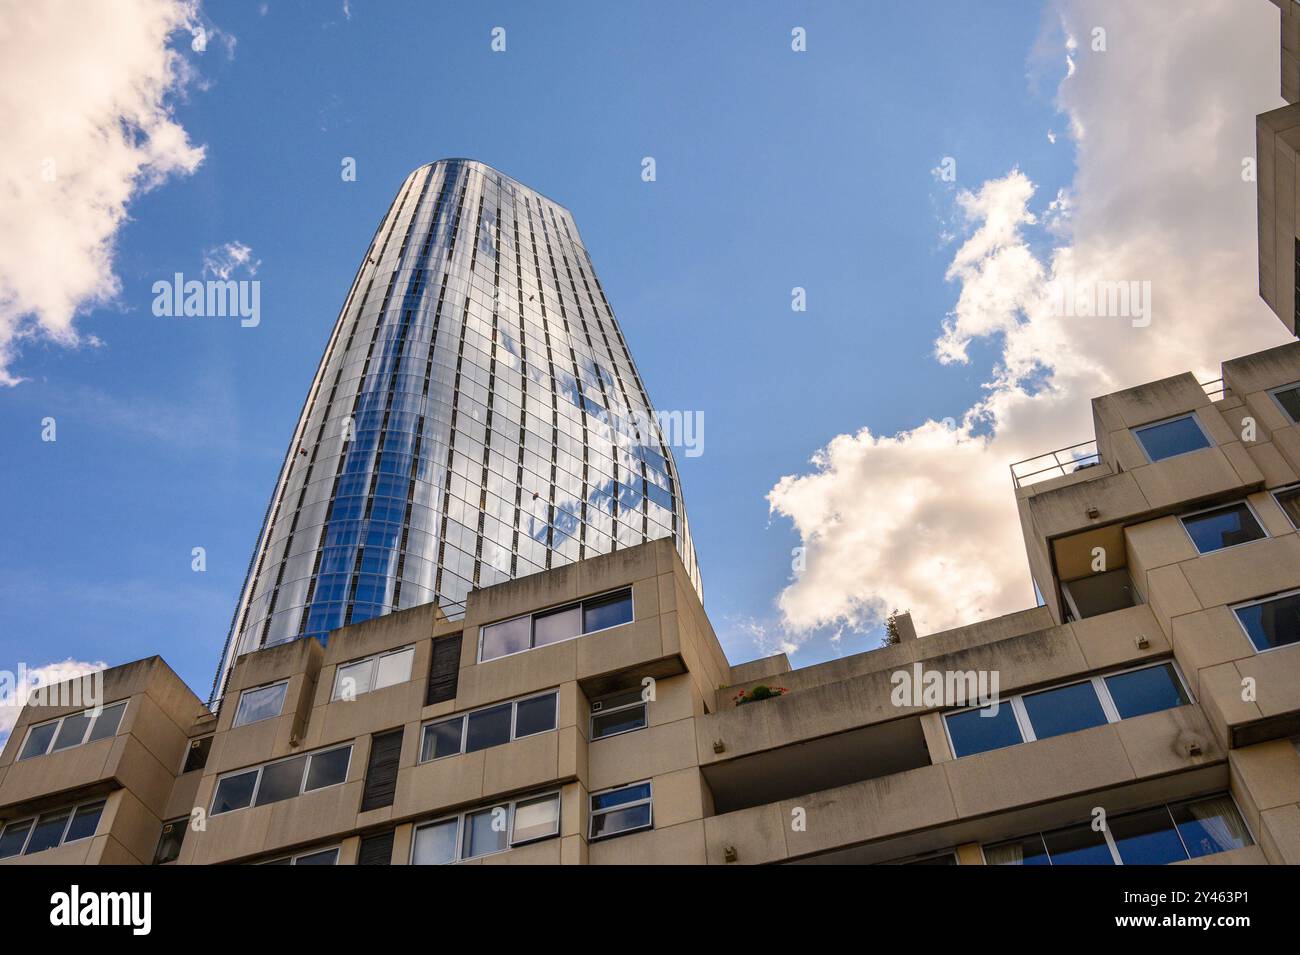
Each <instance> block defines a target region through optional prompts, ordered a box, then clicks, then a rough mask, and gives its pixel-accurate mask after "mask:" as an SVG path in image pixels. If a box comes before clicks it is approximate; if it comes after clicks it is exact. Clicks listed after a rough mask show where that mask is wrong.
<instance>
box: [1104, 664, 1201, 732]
mask: <svg viewBox="0 0 1300 955" xmlns="http://www.w3.org/2000/svg"><path fill="white" fill-rule="evenodd" d="M1105 679H1106V689H1107V690H1108V691H1109V692H1110V698H1111V699H1112V700H1113V701H1114V703H1115V708H1116V709H1117V710H1119V715H1120V719H1125V720H1126V719H1128V718H1130V717H1133V716H1142V715H1143V714H1144V713H1155V712H1156V711H1158V710H1171V709H1173V708H1174V707H1175V706H1184V705H1185V704H1187V703H1188V702H1190V701H1189V700H1188V698H1187V693H1186V691H1185V690H1183V685H1182V683H1180V682H1179V680H1178V675H1177V674H1176V673H1175V672H1174V667H1173V664H1172V663H1164V664H1161V665H1160V666H1155V667H1145V668H1143V669H1141V670H1130V671H1129V672H1128V673H1117V674H1115V675H1114V676H1108V677H1106V678H1105Z"/></svg>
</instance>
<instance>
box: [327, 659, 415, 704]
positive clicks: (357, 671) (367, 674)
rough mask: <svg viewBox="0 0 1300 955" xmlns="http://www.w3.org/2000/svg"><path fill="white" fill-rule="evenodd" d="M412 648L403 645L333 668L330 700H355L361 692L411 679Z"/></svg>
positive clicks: (379, 688)
mask: <svg viewBox="0 0 1300 955" xmlns="http://www.w3.org/2000/svg"><path fill="white" fill-rule="evenodd" d="M414 659H415V647H402V648H400V649H397V650H387V651H385V652H384V653H379V654H376V655H375V656H372V657H366V658H365V659H364V660H355V661H353V662H352V663H345V664H342V665H340V666H339V667H338V668H336V669H335V671H334V691H333V693H331V694H330V699H331V700H355V699H356V698H357V697H358V696H360V695H361V694H363V693H369V692H371V691H372V690H382V689H383V688H384V687H386V686H396V685H397V684H398V683H405V682H406V681H407V680H409V679H410V678H411V661H412V660H414Z"/></svg>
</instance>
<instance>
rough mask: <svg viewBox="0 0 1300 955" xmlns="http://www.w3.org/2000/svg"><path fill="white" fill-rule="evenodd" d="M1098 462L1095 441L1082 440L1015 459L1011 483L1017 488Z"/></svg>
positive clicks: (1098, 454) (1094, 464)
mask: <svg viewBox="0 0 1300 955" xmlns="http://www.w3.org/2000/svg"><path fill="white" fill-rule="evenodd" d="M1099 464H1101V454H1100V452H1098V450H1097V442H1096V441H1083V442H1081V443H1079V444H1074V445H1071V446H1070V447H1068V448H1061V449H1060V450H1059V451H1048V452H1047V453H1046V454H1039V455H1036V456H1035V457H1032V458H1025V460H1023V461H1017V462H1016V463H1015V464H1013V465H1011V483H1012V484H1014V485H1015V486H1016V487H1017V488H1022V487H1025V486H1026V485H1029V484H1036V483H1038V482H1039V481H1046V480H1048V479H1049V478H1054V477H1063V476H1065V475H1066V474H1073V473H1074V472H1075V471H1080V470H1082V469H1084V468H1092V467H1096V466H1097V465H1099Z"/></svg>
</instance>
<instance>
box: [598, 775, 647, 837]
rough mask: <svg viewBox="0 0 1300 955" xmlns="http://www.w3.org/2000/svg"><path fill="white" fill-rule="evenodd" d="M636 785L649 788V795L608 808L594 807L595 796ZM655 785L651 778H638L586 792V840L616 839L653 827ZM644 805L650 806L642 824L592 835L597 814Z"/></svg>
mask: <svg viewBox="0 0 1300 955" xmlns="http://www.w3.org/2000/svg"><path fill="white" fill-rule="evenodd" d="M636 786H645V787H646V788H647V789H649V790H650V793H649V795H647V796H646V797H645V798H644V799H634V800H632V801H631V802H625V803H619V804H618V805H617V806H610V807H609V808H608V809H594V808H593V807H592V800H594V799H595V798H596V797H597V796H603V795H605V794H606V793H613V792H618V791H619V790H622V789H632V788H634V787H636ZM654 802H655V787H654V780H653V779H640V780H637V781H636V782H633V783H623V784H622V785H621V786H608V787H606V788H605V789H598V790H596V791H595V792H593V793H588V794H587V842H588V843H592V842H604V841H605V840H606V839H617V838H618V837H619V836H630V835H632V833H634V832H650V831H652V830H653V829H654V827H655V806H654ZM641 805H646V806H649V807H650V820H649V822H647V823H646V824H645V825H644V826H637V827H636V828H635V829H620V830H619V831H618V832H608V833H605V834H604V835H600V836H593V835H592V830H593V829H594V828H595V820H596V817H597V816H604V815H607V814H609V813H611V812H619V811H621V810H623V809H631V808H633V807H635V806H641Z"/></svg>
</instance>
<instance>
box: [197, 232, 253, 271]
mask: <svg viewBox="0 0 1300 955" xmlns="http://www.w3.org/2000/svg"><path fill="white" fill-rule="evenodd" d="M261 266H262V260H261V259H255V258H253V250H252V249H250V248H249V247H248V246H246V245H244V243H242V242H240V241H239V240H238V239H236V240H235V241H234V242H227V243H226V244H225V245H219V246H217V247H216V248H215V249H208V250H207V251H206V252H204V253H203V274H204V275H205V276H207V275H212V276H216V277H217V278H219V279H222V280H225V279H228V278H230V276H232V275H234V274H235V273H236V272H238V271H239V270H240V269H243V270H244V271H245V272H247V273H248V274H249V275H256V274H257V270H258V269H259V268H261Z"/></svg>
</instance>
